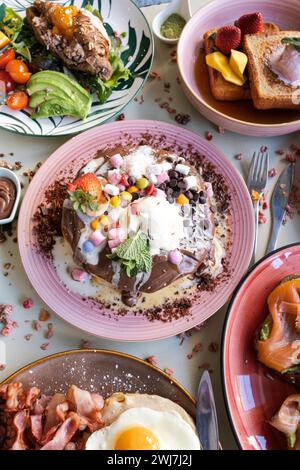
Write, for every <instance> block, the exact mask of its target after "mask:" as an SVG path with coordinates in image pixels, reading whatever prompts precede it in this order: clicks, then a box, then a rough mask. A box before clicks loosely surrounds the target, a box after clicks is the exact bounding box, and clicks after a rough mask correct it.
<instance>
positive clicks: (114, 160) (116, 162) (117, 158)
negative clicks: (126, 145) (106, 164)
mask: <svg viewBox="0 0 300 470" xmlns="http://www.w3.org/2000/svg"><path fill="white" fill-rule="evenodd" d="M110 163H111V164H112V166H113V167H114V168H120V167H121V166H122V165H123V163H124V160H123V157H122V156H121V155H120V154H119V153H116V154H115V155H113V156H112V157H111V159H110Z"/></svg>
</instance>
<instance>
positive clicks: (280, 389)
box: [222, 244, 300, 450]
mask: <svg viewBox="0 0 300 470" xmlns="http://www.w3.org/2000/svg"><path fill="white" fill-rule="evenodd" d="M299 273H300V244H293V245H289V246H286V247H283V248H280V249H279V250H277V251H275V252H274V253H272V254H271V255H269V256H267V257H265V258H264V259H263V260H261V261H260V262H259V263H258V264H256V265H255V267H254V268H253V269H252V271H251V272H250V273H248V274H247V275H246V276H245V277H244V279H243V280H242V281H241V283H240V285H239V286H238V287H237V290H236V292H235V294H234V295H233V297H232V301H231V303H230V305H229V308H228V311H227V316H226V319H225V323H224V330H223V358H222V369H223V370H222V374H223V391H224V395H225V401H226V404H227V410H228V415H229V418H230V421H231V424H232V428H233V431H234V433H235V437H236V439H237V442H238V444H239V445H240V447H241V448H242V449H244V450H266V449H268V450H269V449H274V450H275V449H286V440H285V436H284V435H283V434H281V433H280V432H279V431H277V430H276V429H274V428H273V427H272V426H271V425H270V424H269V423H268V421H269V420H270V418H271V417H272V416H273V415H274V413H275V412H276V411H277V410H278V409H279V407H280V405H281V404H282V402H283V401H284V399H285V398H286V397H287V396H288V395H290V394H291V393H295V390H296V387H295V386H293V385H291V384H288V383H286V382H283V381H282V380H281V379H280V378H279V377H278V376H277V375H274V374H273V373H272V372H271V371H270V370H269V369H267V368H266V367H265V366H264V365H263V364H261V363H259V362H258V361H257V359H256V354H255V350H254V346H253V341H254V334H255V331H256V330H257V328H258V327H259V325H260V324H261V323H262V321H263V320H264V319H265V318H266V316H267V314H268V309H267V304H266V301H267V297H268V295H269V294H270V292H271V291H272V290H273V289H274V288H275V287H276V286H277V285H278V284H279V282H280V281H281V280H282V279H283V278H284V277H285V276H288V275H291V274H299ZM254 299H255V301H254Z"/></svg>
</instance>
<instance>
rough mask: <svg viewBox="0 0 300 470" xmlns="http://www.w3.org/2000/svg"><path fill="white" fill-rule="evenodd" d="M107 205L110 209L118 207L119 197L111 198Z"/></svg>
mask: <svg viewBox="0 0 300 470" xmlns="http://www.w3.org/2000/svg"><path fill="white" fill-rule="evenodd" d="M109 204H110V205H111V207H119V205H120V198H119V196H113V197H111V198H110V201H109Z"/></svg>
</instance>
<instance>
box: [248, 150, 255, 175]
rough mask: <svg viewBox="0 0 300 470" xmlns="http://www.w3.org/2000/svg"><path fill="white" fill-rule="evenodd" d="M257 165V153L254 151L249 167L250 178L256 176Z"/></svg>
mask: <svg viewBox="0 0 300 470" xmlns="http://www.w3.org/2000/svg"><path fill="white" fill-rule="evenodd" d="M256 165H257V154H256V152H254V154H253V157H252V160H251V164H250V169H249V175H248V179H249V180H251V179H253V178H254V172H255V170H256Z"/></svg>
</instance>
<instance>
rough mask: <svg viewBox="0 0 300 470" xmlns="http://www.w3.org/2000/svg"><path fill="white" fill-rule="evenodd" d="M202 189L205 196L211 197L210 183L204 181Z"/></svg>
mask: <svg viewBox="0 0 300 470" xmlns="http://www.w3.org/2000/svg"><path fill="white" fill-rule="evenodd" d="M204 189H205V192H206V194H207V197H213V195H214V191H213V188H212V185H211V183H208V182H206V183H204Z"/></svg>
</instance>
